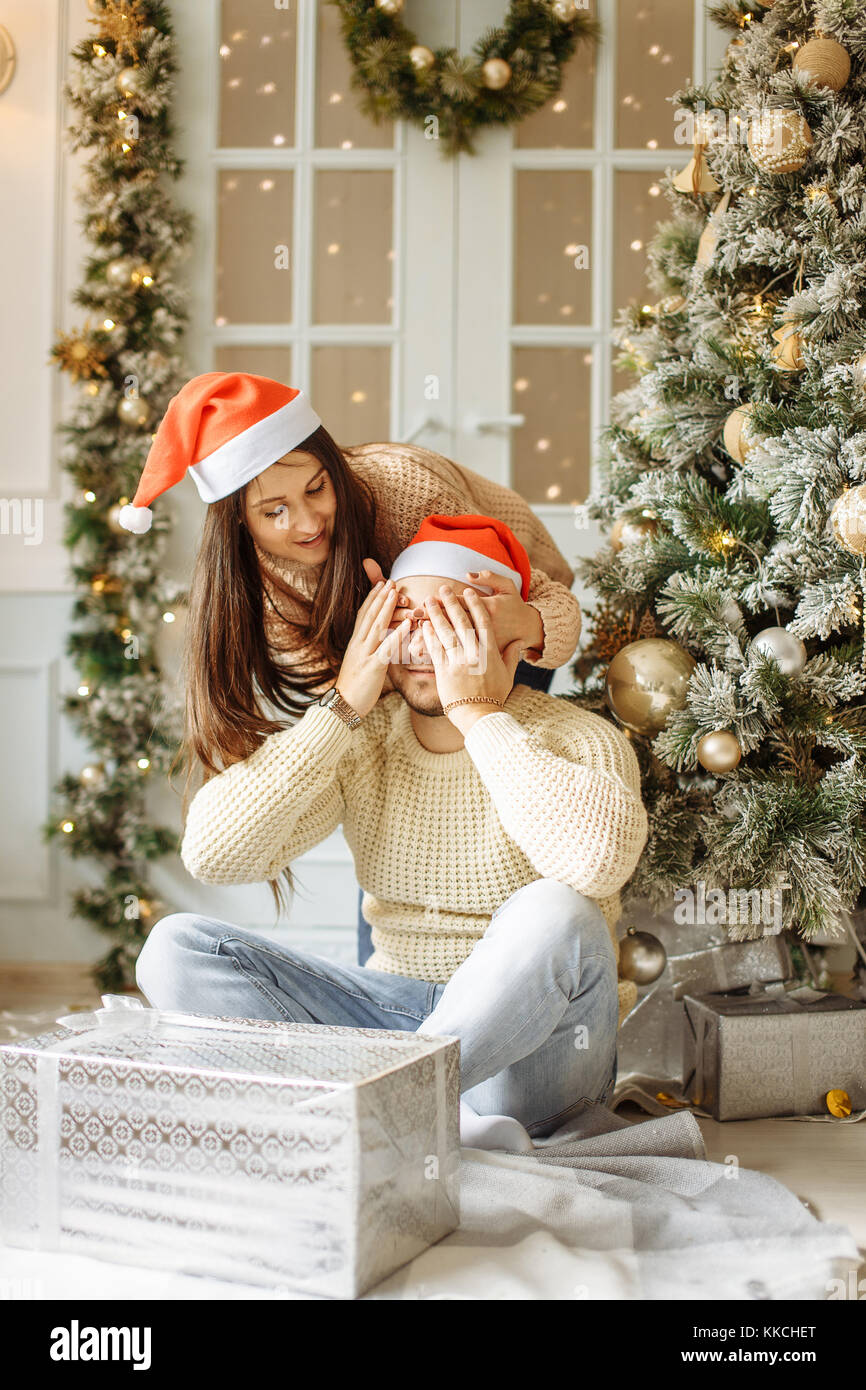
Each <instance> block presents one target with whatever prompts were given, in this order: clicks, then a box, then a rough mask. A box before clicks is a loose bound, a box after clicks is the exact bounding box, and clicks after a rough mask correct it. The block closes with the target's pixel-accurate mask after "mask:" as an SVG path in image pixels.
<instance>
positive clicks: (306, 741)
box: [284, 704, 355, 762]
mask: <svg viewBox="0 0 866 1390" xmlns="http://www.w3.org/2000/svg"><path fill="white" fill-rule="evenodd" d="M284 732H285V733H286V734H287V735H288V736H289V737H290V738H291V739H292V743H293V744H296V743H298V742H300V743H301V744H302V745H303V747H304V748H305V749H307V750H308V751H309V752H310V753H311V754H312V756H313V757H315V758H317V759H319V760H320V761H325V760H327V761H330V762H336V761H337V760H338V759H339V758H340V757H341V756H342V754H343V753H344V752H345V751H346V749H347V748H348V746H349V744H350V743H351V742H352V735H353V733H354V732H355V730H354V729H350V728H349V726H348V724H346V723H345V721H344V720H342V719H341V718H340V716H339V715H338V714H335V713H334V711H333V710H332V709H328V708H327V707H326V706H325V705H319V704H313V705H309V706H308V707H307V708H306V709H305V710H304V713H303V714H302V715H301V718H300V719H299V720H298V721H297V723H296V724H293V725H291V727H290V728H288V729H286V730H285V731H284Z"/></svg>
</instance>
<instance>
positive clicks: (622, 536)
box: [609, 516, 659, 552]
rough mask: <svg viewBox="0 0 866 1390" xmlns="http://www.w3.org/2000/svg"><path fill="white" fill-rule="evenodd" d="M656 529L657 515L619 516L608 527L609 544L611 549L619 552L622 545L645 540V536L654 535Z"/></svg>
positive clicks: (657, 524)
mask: <svg viewBox="0 0 866 1390" xmlns="http://www.w3.org/2000/svg"><path fill="white" fill-rule="evenodd" d="M658 529H659V523H658V517H655V516H620V517H617V519H616V521H615V522H614V523H613V526H612V527H611V528H610V537H609V544H610V546H611V549H612V550H614V551H617V552H619V551H620V550H622V548H623V546H624V545H634V544H635V542H636V541H642V540H646V538H647V536H654V535H655V533H656V531H657V530H658Z"/></svg>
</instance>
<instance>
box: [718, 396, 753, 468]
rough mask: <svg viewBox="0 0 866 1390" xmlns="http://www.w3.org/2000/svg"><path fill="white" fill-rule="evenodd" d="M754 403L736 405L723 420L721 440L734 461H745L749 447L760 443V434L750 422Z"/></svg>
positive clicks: (751, 447)
mask: <svg viewBox="0 0 866 1390" xmlns="http://www.w3.org/2000/svg"><path fill="white" fill-rule="evenodd" d="M754 408H755V407H754V404H753V403H752V402H751V401H748V402H747V403H746V404H745V405H738V406H737V408H736V410H732V411H731V413H730V415H729V416H728V418H727V420H726V421H725V429H724V433H723V435H722V440H723V443H724V446H725V448H726V449H727V451H728V453H729V454H730V456H731V458H732V459H734V461H735V462H736V463H745V461H746V456H747V455H748V453H749V451H750V450H751V449H754V448H755V446H756V445H757V444H760V442H761V438H762V436H761V435H759V434H757V433H756V432H755V428H754V425H753V424H752V411H753V410H754Z"/></svg>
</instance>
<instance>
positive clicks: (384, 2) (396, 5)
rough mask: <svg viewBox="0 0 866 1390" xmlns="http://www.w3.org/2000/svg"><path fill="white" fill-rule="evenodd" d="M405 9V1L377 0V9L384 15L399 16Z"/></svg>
mask: <svg viewBox="0 0 866 1390" xmlns="http://www.w3.org/2000/svg"><path fill="white" fill-rule="evenodd" d="M402 8H403V0H376V9H377V10H381V11H382V13H383V14H399V13H400V11H401V10H402Z"/></svg>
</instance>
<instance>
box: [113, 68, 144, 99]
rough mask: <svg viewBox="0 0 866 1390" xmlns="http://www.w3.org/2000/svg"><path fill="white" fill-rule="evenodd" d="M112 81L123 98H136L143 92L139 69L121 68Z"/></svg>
mask: <svg viewBox="0 0 866 1390" xmlns="http://www.w3.org/2000/svg"><path fill="white" fill-rule="evenodd" d="M114 80H115V82H116V83H117V85H118V87H119V88H120V90H121V92H122V93H123V95H124V96H125V97H138V96H141V94H142V92H143V91H144V75H143V73H142V71H141V68H122V69H121V71H120V72H119V73H118V74H117V77H116V78H115V79H114Z"/></svg>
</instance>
